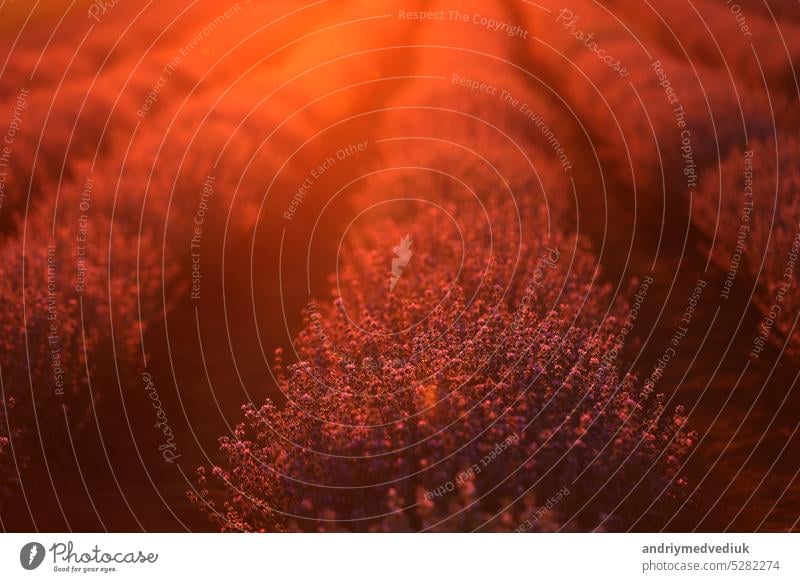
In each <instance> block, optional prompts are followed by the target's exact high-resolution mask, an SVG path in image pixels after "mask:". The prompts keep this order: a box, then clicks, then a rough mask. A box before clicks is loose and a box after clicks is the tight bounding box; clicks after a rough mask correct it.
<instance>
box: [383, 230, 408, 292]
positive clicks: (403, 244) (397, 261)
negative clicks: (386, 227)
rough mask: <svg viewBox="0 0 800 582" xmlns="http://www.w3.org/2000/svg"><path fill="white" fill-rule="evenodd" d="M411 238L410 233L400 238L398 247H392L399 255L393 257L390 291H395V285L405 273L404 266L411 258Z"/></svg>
mask: <svg viewBox="0 0 800 582" xmlns="http://www.w3.org/2000/svg"><path fill="white" fill-rule="evenodd" d="M412 242H413V241H412V240H411V236H410V235H408V234H407V235H406V236H404V237H403V238H401V239H400V244H399V245H397V246H396V247H394V248H392V250H393V251H394V254H395V255H397V257H396V258H393V259H392V278H391V281H390V282H389V291H390V292H391V291H394V288H395V286H397V282H398V281H399V280H400V275H402V274H403V267H405V266H406V265H408V262H409V261H410V260H411V255H412V254H413V253H412V252H411V243H412Z"/></svg>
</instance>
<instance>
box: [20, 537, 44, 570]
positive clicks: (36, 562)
mask: <svg viewBox="0 0 800 582" xmlns="http://www.w3.org/2000/svg"><path fill="white" fill-rule="evenodd" d="M44 554H45V551H44V546H43V545H42V544H40V543H38V542H30V543H27V544H25V545H24V546H22V549H21V550H20V551H19V563H20V564H22V567H23V568H25V569H26V570H35V569H36V568H38V567H39V566H41V565H42V562H43V561H44Z"/></svg>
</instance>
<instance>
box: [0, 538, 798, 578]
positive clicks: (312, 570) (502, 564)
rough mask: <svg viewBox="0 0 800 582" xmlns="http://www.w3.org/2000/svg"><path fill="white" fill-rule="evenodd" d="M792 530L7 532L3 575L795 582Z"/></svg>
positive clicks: (0, 555)
mask: <svg viewBox="0 0 800 582" xmlns="http://www.w3.org/2000/svg"><path fill="white" fill-rule="evenodd" d="M799 550H800V536H798V535H795V534H727V535H723V534H531V535H520V534H472V535H469V534H426V535H411V534H373V535H368V534H288V535H281V534H260V535H240V534H41V535H37V534H4V535H0V580H4V581H5V580H9V581H17V580H50V579H55V580H65V579H72V580H115V581H122V580H136V581H141V580H148V579H150V580H167V579H169V577H170V576H175V577H184V578H183V579H186V578H185V577H186V576H193V579H198V580H214V579H219V580H231V579H232V578H231V577H236V576H245V575H247V576H253V575H257V576H259V579H265V580H301V581H302V580H320V581H322V580H324V581H326V582H328V581H338V580H341V581H346V582H357V581H360V580H364V581H370V582H374V581H376V580H381V581H385V580H388V581H394V580H396V581H398V582H400V581H402V582H408V581H409V580H414V579H420V580H437V579H441V580H458V581H469V580H476V581H477V580H480V581H482V582H485V581H486V580H504V581H508V580H534V579H535V580H542V579H544V580H579V579H581V577H586V579H589V578H588V577H590V576H591V577H592V578H595V579H596V577H597V576H598V574H599V575H601V576H602V578H601V579H609V580H621V581H628V580H662V579H663V580H698V581H699V580H718V581H720V582H722V581H724V582H727V581H729V580H747V581H748V582H750V581H754V580H776V581H777V580H791V581H797V580H800V570H798V553H800V552H798V551H799Z"/></svg>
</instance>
